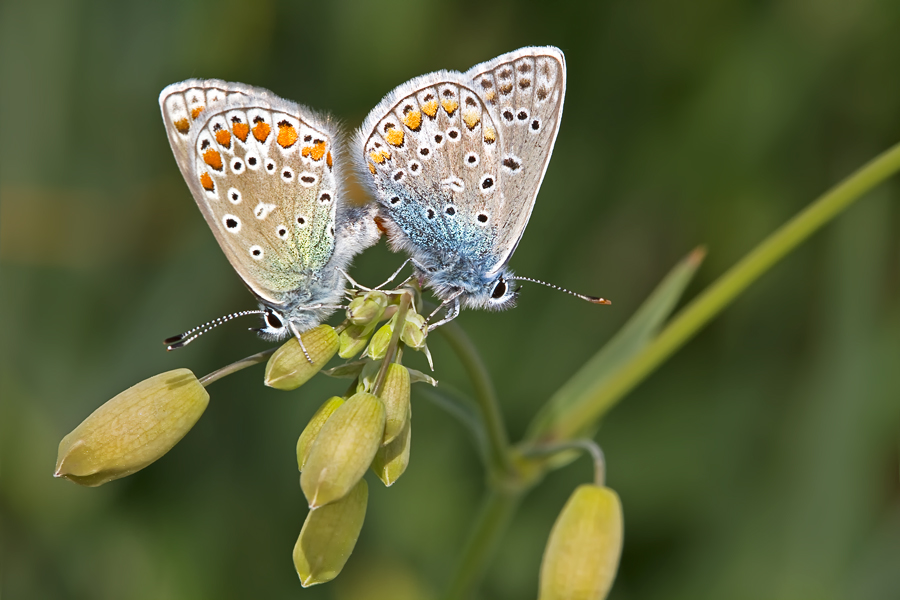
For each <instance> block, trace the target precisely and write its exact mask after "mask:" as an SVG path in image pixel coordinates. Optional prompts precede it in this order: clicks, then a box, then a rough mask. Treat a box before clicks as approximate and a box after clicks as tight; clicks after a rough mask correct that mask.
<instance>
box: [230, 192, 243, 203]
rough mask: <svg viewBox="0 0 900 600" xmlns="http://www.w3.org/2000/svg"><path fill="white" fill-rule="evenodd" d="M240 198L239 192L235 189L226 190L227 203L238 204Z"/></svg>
mask: <svg viewBox="0 0 900 600" xmlns="http://www.w3.org/2000/svg"><path fill="white" fill-rule="evenodd" d="M241 198H242V196H241V192H240V191H239V190H238V189H237V188H231V189H229V190H228V201H229V202H231V203H232V204H240V203H241Z"/></svg>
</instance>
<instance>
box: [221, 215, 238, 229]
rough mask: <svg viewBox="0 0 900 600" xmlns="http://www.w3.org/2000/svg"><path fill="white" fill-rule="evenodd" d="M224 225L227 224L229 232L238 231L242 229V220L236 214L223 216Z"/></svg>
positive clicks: (226, 227)
mask: <svg viewBox="0 0 900 600" xmlns="http://www.w3.org/2000/svg"><path fill="white" fill-rule="evenodd" d="M222 225H224V226H225V229H226V231H228V233H237V232H239V231H240V230H241V220H240V219H239V218H238V217H237V216H235V215H225V216H223V217H222Z"/></svg>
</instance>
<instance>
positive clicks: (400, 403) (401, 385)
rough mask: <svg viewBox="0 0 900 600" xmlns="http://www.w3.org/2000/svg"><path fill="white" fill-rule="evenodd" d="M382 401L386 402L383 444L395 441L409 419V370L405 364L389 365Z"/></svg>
mask: <svg viewBox="0 0 900 600" xmlns="http://www.w3.org/2000/svg"><path fill="white" fill-rule="evenodd" d="M379 397H380V398H381V401H382V402H384V410H385V423H384V438H383V439H382V440H381V445H382V446H384V445H385V444H389V443H391V442H392V441H394V438H396V437H397V436H398V435H399V434H400V431H401V430H402V429H403V426H404V425H405V424H406V423H407V421H409V371H408V370H407V369H406V367H404V366H403V365H398V364H397V363H393V364H390V365H388V370H387V375H386V376H385V378H384V387H383V388H382V392H381V396H379Z"/></svg>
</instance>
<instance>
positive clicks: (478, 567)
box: [444, 325, 521, 600]
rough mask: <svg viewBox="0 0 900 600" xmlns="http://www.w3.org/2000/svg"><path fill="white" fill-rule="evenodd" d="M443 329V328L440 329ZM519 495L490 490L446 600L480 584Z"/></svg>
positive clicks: (463, 598)
mask: <svg viewBox="0 0 900 600" xmlns="http://www.w3.org/2000/svg"><path fill="white" fill-rule="evenodd" d="M444 327H446V325H444ZM520 498H521V492H509V491H501V490H496V489H495V490H491V491H489V492H488V494H487V496H485V499H484V501H483V503H482V505H481V512H480V513H479V515H478V520H477V521H476V522H475V524H474V525H473V527H472V534H471V537H470V538H469V541H468V542H467V543H466V547H465V549H464V551H463V554H462V560H461V562H460V563H459V566H458V567H457V569H456V571H455V573H454V576H453V580H452V581H451V582H450V587H449V589H448V590H447V594H446V596H445V598H446V600H467V599H468V598H471V597H472V592H473V591H474V590H475V588H476V586H477V585H478V584H479V583H480V582H481V579H482V577H483V576H484V572H485V570H486V569H487V566H488V564H489V563H490V559H491V557H492V556H493V554H494V551H495V550H496V547H497V544H498V543H499V542H500V539H501V538H502V537H503V534H504V533H506V529H507V527H508V526H509V522H510V520H512V516H513V514H515V512H516V508H517V507H518V505H519V500H520Z"/></svg>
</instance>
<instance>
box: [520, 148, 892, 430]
mask: <svg viewBox="0 0 900 600" xmlns="http://www.w3.org/2000/svg"><path fill="white" fill-rule="evenodd" d="M898 170H900V144H897V145H895V146H893V147H891V148H890V149H888V150H887V151H885V152H883V153H882V154H880V155H879V156H877V157H876V158H874V159H873V160H871V161H870V162H869V163H867V164H866V165H864V166H863V167H862V168H861V169H859V170H858V171H856V172H855V173H853V174H852V175H851V176H850V177H848V178H847V179H845V180H844V181H842V182H841V183H840V184H838V185H837V186H835V187H834V188H832V189H831V190H829V191H828V192H826V193H825V194H824V195H823V196H821V197H819V198H818V199H817V200H816V201H815V202H813V203H812V204H811V205H809V206H808V207H807V208H806V209H804V210H803V211H802V212H800V214H798V215H797V216H795V217H794V218H793V219H791V220H790V221H788V222H787V223H785V224H784V225H783V226H782V227H780V228H779V229H778V230H776V231H775V232H774V233H772V234H771V235H770V236H769V237H768V238H766V239H765V240H763V242H762V243H760V244H759V245H758V246H757V247H756V248H755V249H753V251H751V252H750V254H748V255H747V256H745V257H744V258H743V259H742V260H741V261H740V262H738V263H737V264H736V265H735V266H733V267H732V268H731V269H730V270H728V271H727V272H726V273H725V274H724V275H722V276H721V277H719V279H717V280H716V281H715V282H714V283H713V284H712V285H711V286H709V287H708V288H707V289H706V290H705V291H704V292H703V293H701V294H700V295H699V296H698V297H697V298H696V299H695V300H694V301H693V302H691V303H690V304H689V305H688V306H687V307H685V308H684V309H683V310H682V311H681V312H680V313H678V315H676V316H675V317H674V318H673V319H672V320H671V321H670V323H669V324H668V325H667V326H666V327H665V329H663V330H662V332H660V334H659V335H658V336H657V337H656V338H655V339H654V340H653V341H652V342H650V343H649V344H648V345H647V346H646V347H645V348H644V349H643V350H642V351H641V352H640V353H638V354H637V355H636V356H635V357H634V358H633V359H632V360H630V361H629V362H628V363H626V364H625V365H623V367H622V368H621V369H620V370H619V371H618V372H617V373H616V374H615V375H614V376H613V377H612V378H611V379H610V380H609V382H608V385H605V386H603V388H602V389H600V390H598V391H596V392H595V393H591V394H588V395H586V396H585V397H584V398H583V399H581V400H580V401H578V402H574V403H572V404H571V405H570V409H569V410H568V411H567V412H566V414H564V415H559V417H558V418H557V419H556V421H555V422H554V423H553V425H552V426H551V428H550V431H548V432H547V433H548V434H549V435H548V436H544V437H545V438H546V437H549V438H551V439H566V438H568V437H571V436H573V435H577V434H578V432H581V431H585V430H586V429H589V428H590V427H592V426H594V425H595V424H596V423H597V421H598V420H599V419H600V418H601V417H602V416H603V414H604V413H605V412H606V411H607V410H609V408H610V407H612V406H613V405H614V404H615V403H616V402H618V401H619V399H621V398H622V397H623V396H624V395H625V394H627V393H628V392H630V391H631V390H632V389H633V388H634V387H636V386H637V385H638V384H639V383H640V382H641V381H643V380H644V379H645V378H646V377H647V375H649V374H650V373H651V372H652V371H653V370H654V369H656V367H658V366H659V365H660V364H661V363H662V362H663V361H665V360H666V359H667V358H668V357H669V356H671V355H672V354H673V353H674V352H675V351H676V350H678V348H680V347H681V346H683V345H684V344H685V343H686V342H687V341H688V340H690V339H691V338H692V337H693V336H694V335H695V334H696V333H697V332H698V331H699V330H700V329H701V328H702V327H703V326H704V325H706V323H708V322H709V321H710V320H712V319H713V317H715V316H716V315H718V314H719V313H720V312H722V310H723V309H724V308H725V307H726V306H728V305H729V304H730V303H731V302H732V300H734V299H735V298H736V297H737V296H738V295H739V294H740V293H741V292H743V291H744V290H745V289H747V287H748V286H749V285H750V284H751V283H753V282H754V281H756V280H757V279H759V277H760V276H761V275H762V274H763V273H765V272H766V271H767V270H768V269H769V268H770V267H772V265H774V264H775V263H776V262H778V261H779V260H780V259H782V258H783V257H784V256H785V255H787V254H788V253H789V252H791V251H792V250H793V249H794V248H796V247H797V246H798V245H799V244H800V243H801V242H803V241H804V240H806V239H807V238H808V237H809V236H810V235H812V234H813V233H815V232H816V231H817V230H818V229H820V228H821V227H822V226H823V225H824V224H826V223H827V222H829V221H830V220H831V219H833V218H834V217H835V216H836V215H837V214H838V213H840V212H841V211H842V210H844V209H845V208H847V206H849V205H850V204H852V203H853V202H854V201H855V200H858V199H859V198H860V197H861V196H862V195H863V194H865V193H866V192H868V191H869V190H870V189H872V188H873V187H875V186H876V185H877V184H879V183H881V182H882V181H884V180H885V179H887V178H888V177H890V176H891V175H893V174H894V173H896V172H897V171H898ZM536 437H537V436H536Z"/></svg>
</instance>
